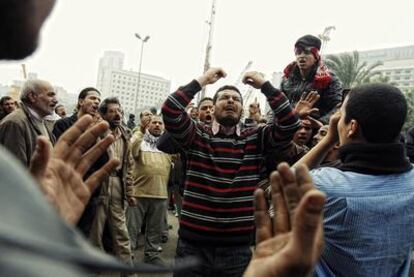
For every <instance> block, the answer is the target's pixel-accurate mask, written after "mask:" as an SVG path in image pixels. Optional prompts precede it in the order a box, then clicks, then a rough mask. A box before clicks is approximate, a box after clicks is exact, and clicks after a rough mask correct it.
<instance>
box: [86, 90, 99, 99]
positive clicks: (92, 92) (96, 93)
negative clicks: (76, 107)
mask: <svg viewBox="0 0 414 277" xmlns="http://www.w3.org/2000/svg"><path fill="white" fill-rule="evenodd" d="M89 96H96V97H98V98H99V97H101V96H100V95H99V93H98V92H97V91H95V90H88V92H87V93H86V97H89Z"/></svg>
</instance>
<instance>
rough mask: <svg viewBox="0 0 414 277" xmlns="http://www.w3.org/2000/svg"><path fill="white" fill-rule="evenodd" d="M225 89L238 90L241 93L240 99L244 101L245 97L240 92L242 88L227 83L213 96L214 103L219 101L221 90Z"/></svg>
mask: <svg viewBox="0 0 414 277" xmlns="http://www.w3.org/2000/svg"><path fill="white" fill-rule="evenodd" d="M223 90H234V91H236V92H237V93H238V94H240V99H241V100H242V103H243V97H242V95H241V93H240V90H239V89H238V88H237V87H235V86H228V85H226V86H222V87H221V88H219V89H218V90H217V91H216V93H215V94H214V97H213V104H216V101H217V98H218V95H219V92H220V91H223Z"/></svg>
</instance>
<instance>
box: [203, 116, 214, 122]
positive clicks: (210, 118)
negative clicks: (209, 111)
mask: <svg viewBox="0 0 414 277" xmlns="http://www.w3.org/2000/svg"><path fill="white" fill-rule="evenodd" d="M212 119H213V118H212V117H211V115H206V117H205V121H206V122H211V120H212Z"/></svg>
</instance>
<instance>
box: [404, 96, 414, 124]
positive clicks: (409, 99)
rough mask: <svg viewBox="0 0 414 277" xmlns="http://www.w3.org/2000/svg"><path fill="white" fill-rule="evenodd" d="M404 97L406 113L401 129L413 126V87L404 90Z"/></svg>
mask: <svg viewBox="0 0 414 277" xmlns="http://www.w3.org/2000/svg"><path fill="white" fill-rule="evenodd" d="M405 98H406V99H407V104H408V115H407V121H406V122H405V124H404V127H403V129H404V130H407V129H409V128H410V127H414V89H411V90H408V91H406V93H405Z"/></svg>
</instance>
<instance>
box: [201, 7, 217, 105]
mask: <svg viewBox="0 0 414 277" xmlns="http://www.w3.org/2000/svg"><path fill="white" fill-rule="evenodd" d="M215 17H216V0H213V2H212V3H211V14H210V20H209V21H207V22H206V23H207V24H208V25H209V29H210V30H209V33H208V41H207V47H206V56H205V60H204V71H203V72H206V71H207V70H208V69H209V68H210V61H211V49H212V48H213V32H214V20H215ZM205 94H206V88H205V87H204V88H203V89H202V90H201V93H199V94H198V99H197V100H198V101H197V103H198V102H200V100H201V99H203V98H204V96H205Z"/></svg>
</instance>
